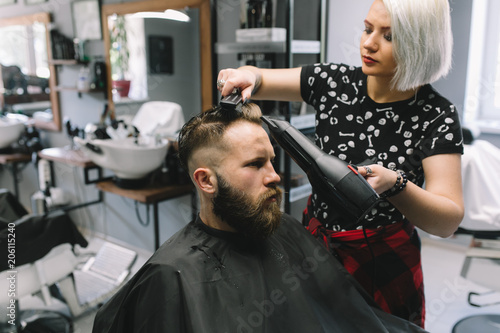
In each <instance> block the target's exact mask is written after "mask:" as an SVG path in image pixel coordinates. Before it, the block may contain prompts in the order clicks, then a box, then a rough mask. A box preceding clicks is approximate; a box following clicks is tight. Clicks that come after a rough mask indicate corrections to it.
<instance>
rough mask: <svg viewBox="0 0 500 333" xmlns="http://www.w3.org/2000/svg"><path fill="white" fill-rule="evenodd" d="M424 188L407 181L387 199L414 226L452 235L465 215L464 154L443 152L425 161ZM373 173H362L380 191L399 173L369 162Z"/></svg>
mask: <svg viewBox="0 0 500 333" xmlns="http://www.w3.org/2000/svg"><path fill="white" fill-rule="evenodd" d="M422 165H423V168H424V174H425V189H422V188H420V187H419V186H417V185H415V184H413V183H411V182H408V183H407V186H406V188H405V189H404V190H403V191H402V192H400V193H399V194H397V195H395V196H393V197H389V198H388V200H389V201H390V202H391V203H392V204H393V205H394V206H395V207H396V208H397V209H398V210H399V211H400V212H401V213H402V214H403V215H404V216H405V217H406V218H407V219H408V220H409V221H410V222H411V223H413V224H414V225H415V226H417V227H419V228H420V229H422V230H424V231H426V232H428V233H430V234H433V235H436V236H440V237H448V236H451V235H452V234H453V233H454V232H455V231H456V230H457V228H458V226H459V224H460V222H461V221H462V219H463V217H464V202H463V195H462V173H461V156H460V155H459V154H440V155H434V156H430V157H427V158H425V159H424V160H423V161H422ZM369 167H370V168H371V169H372V171H373V173H372V174H371V175H369V176H366V170H365V169H364V168H360V173H361V174H362V175H365V176H366V180H367V181H368V183H370V185H372V187H373V188H374V189H375V190H376V191H377V193H382V192H384V191H386V190H387V189H389V188H391V186H392V185H393V184H394V183H395V182H396V177H397V176H396V173H395V172H394V171H392V170H389V169H386V168H384V167H382V166H379V165H376V164H374V165H370V166H369Z"/></svg>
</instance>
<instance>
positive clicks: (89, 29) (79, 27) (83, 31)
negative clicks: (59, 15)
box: [0, 0, 102, 41]
mask: <svg viewBox="0 0 500 333" xmlns="http://www.w3.org/2000/svg"><path fill="white" fill-rule="evenodd" d="M0 1H1V0H0ZM71 9H72V15H73V27H74V31H75V38H78V39H80V40H82V41H83V40H88V39H102V31H101V15H100V4H99V0H79V1H75V2H73V3H72V8H71Z"/></svg>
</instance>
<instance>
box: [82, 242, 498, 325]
mask: <svg viewBox="0 0 500 333" xmlns="http://www.w3.org/2000/svg"><path fill="white" fill-rule="evenodd" d="M421 236H422V262H423V270H424V280H425V293H426V300H427V301H426V302H427V306H426V312H427V316H426V318H427V320H426V329H427V330H428V331H429V332H433V333H451V332H452V328H453V326H454V325H455V323H456V322H458V321H459V320H460V319H462V318H464V317H467V316H469V315H473V314H479V313H500V305H495V306H490V307H487V308H474V307H472V306H470V305H468V304H467V296H468V294H469V292H470V291H475V292H483V291H486V290H487V289H485V288H484V287H482V286H481V285H478V284H476V283H474V282H471V281H468V280H466V279H464V278H462V277H461V276H460V271H461V269H462V264H463V262H464V259H465V252H466V250H467V248H468V247H469V244H470V241H471V237H470V236H459V237H456V238H454V239H446V240H443V239H438V238H433V237H429V236H428V235H425V234H423V233H421ZM102 242H103V240H102V239H99V238H95V239H94V240H92V241H91V242H90V243H91V244H90V246H89V247H88V249H87V251H96V249H98V248H99V246H100V245H101V244H102ZM121 245H123V244H121ZM134 250H136V249H134ZM149 255H150V254H149V253H148V252H145V251H140V253H139V257H138V259H137V261H136V263H135V264H134V268H133V271H136V270H137V269H138V268H139V267H140V266H142V264H143V263H144V261H145V260H147V258H148V257H149ZM484 274H485V275H487V274H488V272H484ZM499 281H500V280H499ZM499 284H500V282H499ZM497 296H498V295H497ZM496 299H497V300H500V296H498V297H496ZM94 316H95V312H89V313H87V314H85V315H83V316H80V317H79V318H77V319H76V320H75V323H74V332H75V333H90V332H91V330H92V324H93V320H94Z"/></svg>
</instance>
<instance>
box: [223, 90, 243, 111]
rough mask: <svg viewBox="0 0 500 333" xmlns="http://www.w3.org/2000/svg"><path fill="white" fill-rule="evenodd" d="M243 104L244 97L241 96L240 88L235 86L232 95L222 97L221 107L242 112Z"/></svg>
mask: <svg viewBox="0 0 500 333" xmlns="http://www.w3.org/2000/svg"><path fill="white" fill-rule="evenodd" d="M242 105H243V97H241V93H240V90H239V89H238V88H234V89H233V91H232V93H231V94H230V95H227V96H226V97H224V98H222V99H221V100H220V107H221V108H222V109H224V110H227V111H233V110H234V111H238V112H241V106H242Z"/></svg>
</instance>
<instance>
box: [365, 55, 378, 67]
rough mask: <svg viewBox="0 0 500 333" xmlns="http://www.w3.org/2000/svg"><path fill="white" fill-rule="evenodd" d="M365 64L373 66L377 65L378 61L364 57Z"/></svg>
mask: <svg viewBox="0 0 500 333" xmlns="http://www.w3.org/2000/svg"><path fill="white" fill-rule="evenodd" d="M363 62H364V63H365V64H367V65H371V64H374V63H376V62H377V61H376V60H375V59H373V58H371V57H368V56H363Z"/></svg>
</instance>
